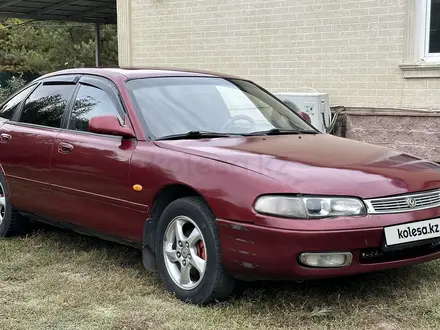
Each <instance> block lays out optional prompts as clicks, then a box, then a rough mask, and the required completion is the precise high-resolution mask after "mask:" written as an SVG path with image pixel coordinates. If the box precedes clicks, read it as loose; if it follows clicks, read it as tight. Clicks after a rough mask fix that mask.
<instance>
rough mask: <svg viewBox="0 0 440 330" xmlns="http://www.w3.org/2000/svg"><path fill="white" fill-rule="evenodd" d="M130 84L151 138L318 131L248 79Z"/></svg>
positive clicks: (185, 79)
mask: <svg viewBox="0 0 440 330" xmlns="http://www.w3.org/2000/svg"><path fill="white" fill-rule="evenodd" d="M127 85H128V88H129V90H130V93H131V95H132V98H133V100H134V104H135V105H136V107H137V108H138V110H139V113H140V114H141V115H142V117H143V118H142V119H143V120H144V122H145V125H146V127H147V129H148V131H149V132H148V133H149V135H150V136H151V135H153V136H151V137H152V138H155V139H160V138H164V137H168V136H176V135H184V134H188V133H194V132H204V133H205V134H208V133H215V134H231V135H233V134H240V135H247V134H253V135H258V134H259V132H261V134H264V132H267V131H272V132H273V131H274V130H276V131H278V130H280V131H281V130H282V131H283V132H284V133H285V131H292V132H299V131H314V128H312V127H311V126H310V125H308V124H307V123H306V122H305V121H304V120H303V119H302V118H301V117H300V116H299V115H297V114H296V113H295V112H294V111H293V110H291V109H290V108H288V107H287V106H286V105H284V104H283V103H282V102H280V101H278V100H277V99H276V98H274V97H273V96H271V95H270V94H268V93H267V92H265V91H264V90H263V89H262V88H260V87H258V86H257V85H255V84H253V83H251V82H249V81H245V80H239V79H224V78H217V77H213V78H211V77H161V78H143V79H134V80H130V81H128V82H127ZM193 136H195V135H193ZM199 136H201V135H200V134H199Z"/></svg>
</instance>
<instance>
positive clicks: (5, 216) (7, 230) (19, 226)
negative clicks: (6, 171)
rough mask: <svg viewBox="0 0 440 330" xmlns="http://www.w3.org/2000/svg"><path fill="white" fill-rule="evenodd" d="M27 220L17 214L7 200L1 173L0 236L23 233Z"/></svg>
mask: <svg viewBox="0 0 440 330" xmlns="http://www.w3.org/2000/svg"><path fill="white" fill-rule="evenodd" d="M27 228H28V220H27V219H26V218H24V217H22V216H20V215H19V214H18V212H17V211H16V210H14V208H13V206H12V205H11V203H10V202H9V190H8V187H7V185H6V180H5V177H4V175H3V174H0V237H6V236H13V235H20V234H24V233H25V232H26V230H27Z"/></svg>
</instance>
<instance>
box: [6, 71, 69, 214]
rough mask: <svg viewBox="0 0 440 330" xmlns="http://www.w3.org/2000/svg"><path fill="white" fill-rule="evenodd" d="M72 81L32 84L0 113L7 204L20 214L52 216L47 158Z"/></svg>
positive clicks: (57, 78)
mask: <svg viewBox="0 0 440 330" xmlns="http://www.w3.org/2000/svg"><path fill="white" fill-rule="evenodd" d="M75 79H76V77H74V76H65V77H61V78H60V77H53V78H51V79H46V80H43V81H40V82H38V83H35V84H34V85H31V86H29V87H28V88H26V89H24V90H23V91H22V92H20V93H19V94H17V95H16V96H15V97H13V98H12V99H11V100H10V101H9V102H7V103H6V104H5V105H4V107H3V108H2V109H1V110H0V112H1V115H0V116H1V117H2V119H1V121H5V120H7V122H6V123H5V124H4V125H2V126H1V127H0V164H1V165H2V167H3V171H4V173H5V176H6V180H7V181H8V186H9V192H10V201H11V203H12V204H13V205H14V206H15V207H16V208H17V209H19V210H21V211H26V212H29V213H35V214H39V215H42V216H50V215H51V210H50V206H51V199H50V157H51V152H52V147H53V144H54V141H55V138H56V136H57V135H58V134H59V133H60V130H61V119H62V117H63V114H64V110H65V108H66V106H67V104H68V102H69V99H70V97H71V95H72V93H73V91H74V89H75ZM28 95H29V96H28Z"/></svg>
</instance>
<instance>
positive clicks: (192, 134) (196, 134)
mask: <svg viewBox="0 0 440 330" xmlns="http://www.w3.org/2000/svg"><path fill="white" fill-rule="evenodd" d="M233 135H234V136H236V135H241V134H230V133H216V132H207V131H189V132H187V133H181V134H173V135H167V136H163V137H160V138H158V139H156V140H157V141H160V140H184V139H204V138H221V137H230V136H233Z"/></svg>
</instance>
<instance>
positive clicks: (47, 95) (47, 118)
mask: <svg viewBox="0 0 440 330" xmlns="http://www.w3.org/2000/svg"><path fill="white" fill-rule="evenodd" d="M74 88H75V85H74V84H50V85H44V84H43V85H40V86H38V87H37V89H36V90H34V91H33V92H32V93H31V95H29V97H28V99H27V100H26V102H25V104H24V107H23V111H22V113H21V116H20V120H19V121H20V122H22V123H29V124H36V125H42V126H48V127H60V125H61V118H62V117H63V112H64V110H65V109H66V106H67V103H68V101H69V98H70V95H71V94H72V92H73V89H74Z"/></svg>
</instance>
